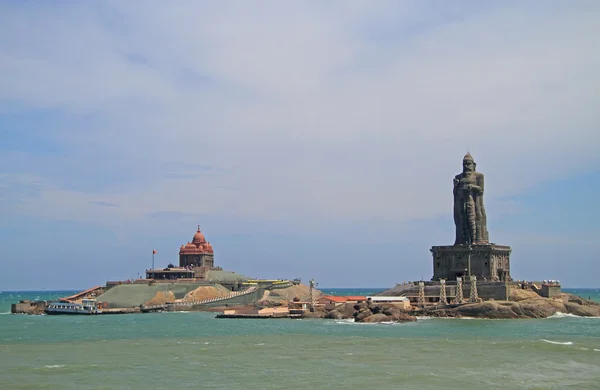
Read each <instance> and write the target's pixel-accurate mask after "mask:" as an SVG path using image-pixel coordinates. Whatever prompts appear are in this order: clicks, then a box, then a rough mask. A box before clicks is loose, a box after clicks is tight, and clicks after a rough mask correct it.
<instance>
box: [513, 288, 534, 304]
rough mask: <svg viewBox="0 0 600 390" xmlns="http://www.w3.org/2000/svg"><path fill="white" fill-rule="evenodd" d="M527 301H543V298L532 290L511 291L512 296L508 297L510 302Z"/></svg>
mask: <svg viewBox="0 0 600 390" xmlns="http://www.w3.org/2000/svg"><path fill="white" fill-rule="evenodd" d="M525 299H542V297H540V296H539V295H538V293H536V292H535V291H532V290H523V289H518V288H511V289H510V294H509V296H508V300H509V301H513V302H519V301H523V300H525Z"/></svg>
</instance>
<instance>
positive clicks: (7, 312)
mask: <svg viewBox="0 0 600 390" xmlns="http://www.w3.org/2000/svg"><path fill="white" fill-rule="evenodd" d="M5 314H10V312H9V311H6V312H4V313H0V315H5Z"/></svg>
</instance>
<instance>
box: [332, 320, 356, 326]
mask: <svg viewBox="0 0 600 390" xmlns="http://www.w3.org/2000/svg"><path fill="white" fill-rule="evenodd" d="M333 323H334V324H342V325H347V324H353V323H354V318H346V319H341V320H335V321H334V322H333Z"/></svg>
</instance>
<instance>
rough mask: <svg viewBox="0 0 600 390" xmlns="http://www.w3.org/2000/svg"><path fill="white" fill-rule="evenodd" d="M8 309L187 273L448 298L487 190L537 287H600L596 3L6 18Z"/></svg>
mask: <svg viewBox="0 0 600 390" xmlns="http://www.w3.org/2000/svg"><path fill="white" fill-rule="evenodd" d="M0 25H1V26H2V30H1V31H2V32H1V33H0V141H1V142H0V266H1V267H2V272H0V291H2V290H20V289H62V288H84V287H89V286H91V285H98V284H103V283H104V282H105V281H106V280H107V279H110V280H114V279H126V278H133V277H137V275H138V273H143V271H144V270H145V269H146V268H148V267H150V265H151V261H152V255H151V253H152V250H153V249H156V250H157V251H158V254H157V255H156V262H157V265H161V266H162V265H166V264H167V263H169V262H173V263H176V262H177V253H178V250H179V246H180V245H181V244H184V243H186V242H187V241H189V240H191V238H192V236H193V234H194V232H195V230H196V225H197V224H200V226H201V228H202V230H203V232H204V233H205V234H206V236H207V238H208V240H209V241H211V243H212V244H213V245H214V247H215V252H216V260H215V262H216V264H217V265H220V266H222V267H223V268H225V269H227V270H235V271H238V272H240V273H243V274H246V275H248V276H253V277H264V278H294V277H301V278H303V280H305V281H307V280H308V279H310V278H313V277H314V278H315V279H316V280H317V281H318V282H319V286H320V287H389V286H391V285H393V284H394V283H396V282H401V281H404V280H416V279H421V278H423V279H426V280H428V279H429V278H431V276H432V261H431V254H430V252H429V248H430V247H431V246H432V245H445V244H452V243H453V241H454V236H453V235H454V224H453V220H452V178H453V176H454V175H455V174H457V173H459V172H460V171H461V160H462V157H463V155H464V154H465V153H466V152H467V151H469V152H470V153H471V154H472V155H473V156H474V158H475V160H476V162H477V169H478V170H479V171H481V172H483V173H484V174H485V175H486V176H485V177H486V195H485V203H486V208H487V213H488V229H489V232H490V239H491V241H493V242H496V243H499V244H504V245H511V246H512V247H513V254H512V274H513V277H515V278H517V279H559V280H561V281H562V282H563V285H565V286H567V287H590V286H592V287H593V286H599V285H600V282H598V280H597V276H598V275H600V257H599V255H598V253H599V251H600V240H599V239H598V238H599V234H600V228H599V227H598V226H599V221H600V212H599V209H600V207H599V206H598V203H597V202H598V200H599V199H600V196H599V195H600V156H599V154H598V150H599V147H600V130H599V128H600V110H599V109H598V104H599V102H600V73H599V72H598V69H600V51H599V50H598V46H600V3H599V2H597V1H569V2H566V1H565V2H548V1H539V2H538V1H527V2H524V1H497V2H477V1H463V2H461V1H452V2H449V1H405V2H403V1H396V0H394V1H384V0H378V1H350V0H339V1H336V0H333V1H329V2H323V1H295V2H292V1H286V2H283V1H258V0H257V1H245V2H239V1H219V2H214V1H204V2H203V1H177V2H164V1H127V2H125V1H121V0H119V1H102V2H94V1H85V2H81V1H79V2H77V1H53V2H37V4H36V3H35V2H21V1H4V2H2V3H0Z"/></svg>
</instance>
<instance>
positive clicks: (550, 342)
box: [541, 339, 573, 345]
mask: <svg viewBox="0 0 600 390" xmlns="http://www.w3.org/2000/svg"><path fill="white" fill-rule="evenodd" d="M541 340H542V341H543V342H545V343H549V344H556V345H573V342H572V341H552V340H546V339H541Z"/></svg>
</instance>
